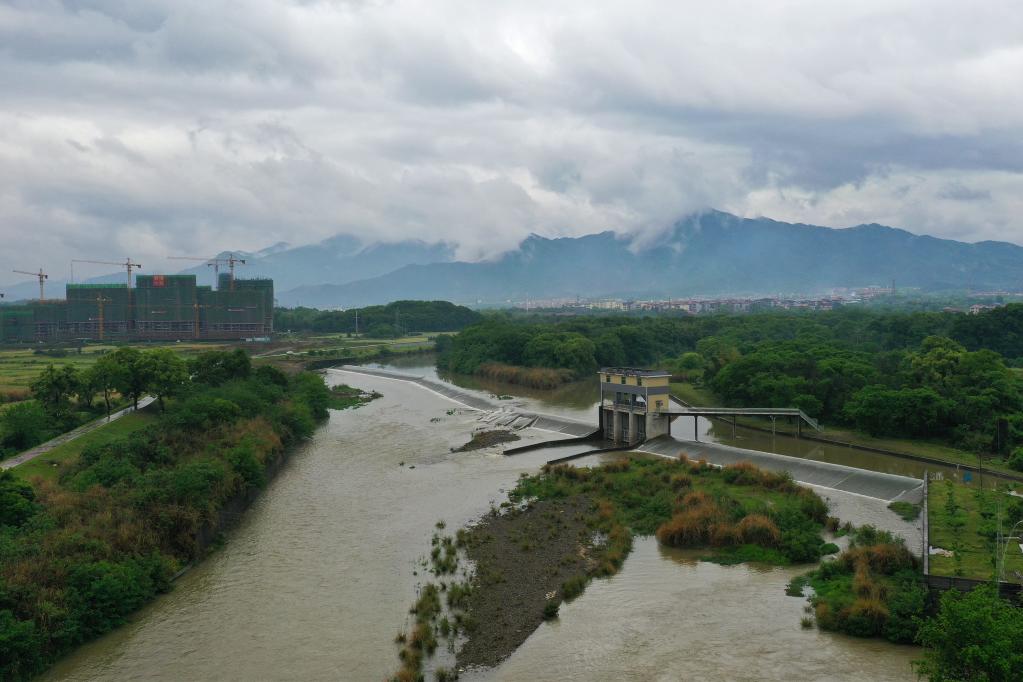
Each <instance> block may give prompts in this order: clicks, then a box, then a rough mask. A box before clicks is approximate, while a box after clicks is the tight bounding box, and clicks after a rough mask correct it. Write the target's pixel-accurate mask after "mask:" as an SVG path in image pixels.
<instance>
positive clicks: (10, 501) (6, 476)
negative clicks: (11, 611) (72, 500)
mask: <svg viewBox="0 0 1023 682" xmlns="http://www.w3.org/2000/svg"><path fill="white" fill-rule="evenodd" d="M35 497H36V496H35V491H33V490H32V486H30V485H29V484H27V483H23V482H22V481H20V480H18V479H17V478H16V477H15V475H14V474H13V473H12V472H11V471H10V470H9V469H4V470H2V471H0V527H3V526H20V525H21V524H23V523H24V522H25V521H27V520H28V519H29V517H31V516H32V515H33V514H35V513H36V510H37V509H38V507H37V505H36V504H35ZM0 596H2V593H0Z"/></svg>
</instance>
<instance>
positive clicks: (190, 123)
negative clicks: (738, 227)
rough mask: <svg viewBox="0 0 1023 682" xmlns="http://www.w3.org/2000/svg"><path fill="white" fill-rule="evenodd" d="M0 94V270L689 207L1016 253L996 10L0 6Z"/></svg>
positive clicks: (1019, 176)
mask: <svg viewBox="0 0 1023 682" xmlns="http://www.w3.org/2000/svg"><path fill="white" fill-rule="evenodd" d="M0 97H2V100H0V101H2V106H0V237H2V248H0V272H8V273H9V272H10V270H11V268H13V267H19V268H22V269H35V268H38V267H39V266H42V267H44V268H46V269H47V270H50V271H51V272H53V273H54V275H55V276H58V277H59V276H63V275H65V274H66V273H67V270H68V261H69V260H70V259H71V258H74V257H80V258H100V259H105V258H108V257H116V258H123V257H125V256H131V257H133V258H135V259H137V260H141V261H142V262H143V263H146V264H147V268H146V271H149V272H152V271H153V270H156V269H160V268H165V267H166V266H167V265H168V263H167V262H166V261H164V260H163V258H164V256H166V255H168V254H175V253H178V254H180V253H186V254H197V255H206V254H212V253H214V252H217V251H220V250H223V249H229V248H233V249H247V250H255V249H258V248H261V247H264V246H267V245H269V244H271V243H274V242H277V241H281V240H283V241H287V242H291V243H292V244H296V245H297V244H302V243H309V242H314V241H318V240H320V239H323V238H325V237H328V236H331V235H334V234H338V233H349V234H355V235H359V236H363V237H365V238H366V239H386V240H394V239H403V238H421V239H426V240H439V239H443V240H449V241H451V242H453V243H455V244H457V245H458V253H459V255H460V256H461V257H464V258H480V257H486V256H489V255H493V254H495V253H498V252H500V251H501V250H505V249H508V248H511V247H513V246H514V245H515V244H516V243H517V242H518V241H520V240H521V239H522V238H523V237H525V236H526V235H527V234H529V233H531V232H535V233H539V234H544V235H549V236H559V235H579V234H584V233H589V232H595V231H600V230H605V229H616V230H620V231H630V232H645V233H647V234H646V236H647V237H649V235H650V234H652V233H655V232H656V231H658V230H661V229H664V228H665V227H666V226H667V225H668V224H670V223H671V222H672V221H673V220H674V219H676V218H678V217H680V216H682V215H684V214H686V213H688V212H691V211H694V210H699V209H703V208H708V207H714V208H719V209H722V210H726V211H731V212H733V213H737V214H740V215H746V216H758V215H766V216H769V217H773V218H777V219H780V220H788V221H798V222H811V223H817V224H824V225H832V226H848V225H854V224H858V223H864V222H879V223H885V224H889V225H894V226H898V227H904V228H906V229H909V230H911V231H913V232H918V233H930V234H934V235H937V236H942V237H950V238H955V239H961V240H965V241H978V240H983V239H1000V240H1006V241H1014V242H1016V243H1023V223H1021V221H1020V218H1019V216H1021V215H1023V6H1021V5H1020V4H1019V2H1018V0H1004V1H998V0H992V1H990V2H976V3H967V2H962V0H956V1H954V2H951V1H949V2H946V1H942V0H920V1H915V0H914V1H909V0H883V1H873V0H859V1H858V2H825V1H822V0H805V1H804V0H787V1H776V2H756V3H750V2H739V1H735V2H732V1H722V0H715V2H706V1H700V2H652V1H646V0H629V1H628V2H595V1H594V0H586V1H578V2H575V1H566V0H562V1H561V2H550V1H549V0H543V1H539V0H538V1H536V2H533V1H525V2H500V3H498V2H481V1H480V0H466V1H465V2H449V1H447V0H426V1H423V2H406V1H394V2H387V1H373V0H366V1H363V2H359V1H352V2H341V1H328V0H322V1H316V0H305V1H301V2H299V1H293V2H286V1H284V0H225V1H222V2H215V1H213V0H154V1H151V2H147V1H145V0H64V1H59V0H13V1H11V0H7V1H3V0H0ZM150 264H152V265H150ZM106 270H109V268H102V267H100V268H98V271H106ZM98 271H97V272H96V273H93V274H98ZM15 279H17V276H13V275H0V281H11V280H15Z"/></svg>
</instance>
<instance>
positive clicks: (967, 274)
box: [278, 211, 1023, 307]
mask: <svg viewBox="0 0 1023 682" xmlns="http://www.w3.org/2000/svg"><path fill="white" fill-rule="evenodd" d="M893 280H895V281H896V282H897V283H898V286H900V287H918V288H920V289H923V290H948V289H1012V290H1017V289H1020V288H1021V287H1023V247H1020V246H1018V245H1016V244H1010V243H1007V242H991V241H987V242H979V243H976V244H969V243H964V242H958V241H953V240H948V239H939V238H936V237H930V236H926V235H923V236H921V235H915V234H912V233H910V232H907V231H905V230H900V229H895V228H891V227H885V226H883V225H876V224H872V225H859V226H856V227H850V228H843V229H835V228H827V227H819V226H815V225H804V224H792V223H784V222H779V221H775V220H770V219H766V218H757V219H746V218H739V217H736V216H734V215H730V214H728V213H723V212H720V211H708V212H704V213H700V214H695V215H692V216H688V217H686V218H684V219H682V220H679V221H678V222H676V223H675V224H674V225H673V226H672V227H671V229H670V230H668V231H666V232H665V233H663V234H662V235H661V236H660V237H659V238H657V239H654V240H647V241H645V242H643V243H642V244H640V243H638V242H636V241H635V240H633V239H631V238H630V237H629V236H627V235H621V234H616V233H614V232H601V233H599V234H591V235H586V236H582V237H575V238H559V239H549V238H546V237H541V236H538V235H532V236H530V237H529V238H527V239H526V240H524V241H523V242H522V243H521V244H520V245H519V248H518V249H516V250H513V251H510V252H508V253H505V254H503V255H502V256H500V257H498V258H496V259H493V260H488V261H480V262H472V263H468V262H458V261H452V260H447V261H441V262H433V263H408V264H405V265H403V266H402V267H399V268H396V269H394V270H392V271H389V272H386V273H381V274H380V275H378V276H376V277H369V278H364V279H353V280H352V281H348V282H340V281H335V282H331V283H326V282H325V283H322V284H317V285H301V286H298V287H295V288H292V289H288V290H281V289H279V290H280V291H281V293H280V294H279V295H278V297H279V299H280V301H281V303H282V305H289V306H293V305H306V306H311V307H330V306H345V307H350V306H360V305H369V304H375V303H383V302H387V301H392V300H398V299H408V298H418V299H444V300H450V301H453V302H458V303H470V304H471V303H475V302H488V303H499V302H504V301H508V300H524V299H529V298H552V297H573V296H582V297H599V296H608V297H622V298H630V297H635V298H641V297H642V298H646V297H650V298H665V297H669V296H671V297H679V296H692V295H704V296H708V295H727V294H736V295H741V294H765V293H776V292H796V293H804V294H810V293H814V292H824V291H827V290H830V289H833V288H838V287H865V286H871V285H888V284H889V283H890V282H892V281H893Z"/></svg>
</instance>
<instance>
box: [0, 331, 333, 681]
mask: <svg viewBox="0 0 1023 682" xmlns="http://www.w3.org/2000/svg"><path fill="white" fill-rule="evenodd" d="M134 352H135V353H138V357H137V358H136V360H137V361H138V362H140V363H145V362H149V360H147V358H146V356H147V355H148V353H146V352H139V351H134ZM151 352H153V351H151ZM151 352H150V353H151ZM158 384H159V380H158V379H155V378H153V377H152V376H150V377H149V382H148V383H147V384H144V388H143V389H142V390H149V391H153V390H156V391H158V392H160V394H162V395H166V396H170V395H173V396H174V399H173V400H170V401H168V402H167V404H166V408H165V410H164V411H163V412H161V413H159V415H158V417H157V420H156V423H155V425H154V426H151V427H149V428H147V429H146V430H145V431H140V432H136V433H134V434H132V435H131V436H128V437H124V438H121V439H115V440H110V441H107V442H104V443H101V444H97V445H91V446H88V447H86V448H85V449H84V450H83V452H82V454H81V455H80V457H79V459H78V460H77V461H76V462H74V463H72V464H71V465H70V466H68V467H67V468H66V469H65V470H64V471H63V472H62V473H61V474H60V477H59V479H58V480H56V481H44V480H41V479H37V480H36V481H34V482H33V484H32V485H28V484H26V483H24V482H22V481H20V480H19V479H18V478H16V477H15V475H14V474H12V473H11V472H10V471H7V472H3V474H0V679H4V680H19V679H26V678H28V677H30V676H32V675H33V674H35V673H36V672H38V671H39V670H41V669H42V668H44V667H45V666H46V665H47V664H48V663H49V662H51V661H53V660H54V659H55V658H56V657H58V656H59V655H61V654H62V653H63V652H65V651H67V650H68V649H70V648H72V647H74V646H76V645H77V644H79V643H81V642H84V641H86V640H89V639H91V638H93V637H95V636H97V635H99V634H102V633H103V632H106V631H108V630H110V629H111V628H113V627H116V626H117V625H119V624H120V623H122V622H123V621H124V619H125V618H126V617H127V616H128V614H130V613H131V612H132V611H134V610H135V609H137V608H138V607H139V606H141V605H142V604H144V603H145V602H147V601H148V600H150V599H152V598H153V596H154V595H156V594H158V593H160V592H163V591H165V590H167V589H168V587H169V585H170V580H171V577H172V576H173V575H174V574H175V572H176V571H178V570H179V569H180V568H181V567H182V566H183V565H184V564H186V563H188V562H190V561H191V560H192V559H194V558H195V557H196V556H197V555H198V554H199V553H200V552H201V551H202V546H201V542H200V537H201V533H203V532H207V533H208V532H209V531H210V530H211V529H215V528H216V526H217V520H218V512H219V510H220V509H221V508H222V507H223V506H224V505H225V504H226V503H228V502H229V501H231V500H232V499H234V498H236V497H237V496H238V495H239V494H243V493H245V492H246V491H248V490H250V489H253V488H258V487H260V486H262V485H263V483H264V472H265V470H266V468H267V466H268V465H269V464H270V463H272V462H273V461H274V460H275V459H276V458H278V457H280V456H281V454H282V453H283V451H284V448H285V447H286V446H287V445H288V444H289V443H291V442H293V441H296V440H297V439H301V438H304V437H307V436H309V435H311V434H312V432H313V430H314V428H315V423H316V421H317V420H318V419H322V418H324V417H326V414H327V407H328V406H329V405H330V404H331V400H332V396H331V394H330V391H329V390H328V389H327V388H326V387H325V385H324V383H323V381H322V380H321V379H320V377H318V376H316V375H312V374H299V375H296V376H293V377H288V376H286V375H285V374H283V373H282V372H280V371H279V370H277V369H274V368H272V367H259V368H257V369H253V368H252V367H251V365H250V363H249V359H248V356H247V355H245V353H244V352H242V351H233V352H220V351H216V352H210V353H204V354H201V355H200V356H198V357H197V358H195V359H194V360H192V361H191V362H190V363H189V366H188V368H187V371H186V372H185V374H184V375H183V376H180V375H179V376H178V377H177V379H175V381H172V382H169V383H167V384H163V385H158ZM168 389H170V390H168Z"/></svg>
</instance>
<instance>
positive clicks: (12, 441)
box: [0, 400, 52, 450]
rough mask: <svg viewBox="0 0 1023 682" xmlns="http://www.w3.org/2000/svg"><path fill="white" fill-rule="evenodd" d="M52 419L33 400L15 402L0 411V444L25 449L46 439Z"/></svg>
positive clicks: (50, 429)
mask: <svg viewBox="0 0 1023 682" xmlns="http://www.w3.org/2000/svg"><path fill="white" fill-rule="evenodd" d="M51 424H52V419H51V418H50V415H48V414H46V410H44V409H43V408H42V406H41V405H40V404H39V403H37V402H35V401H34V400H27V401H25V402H20V403H15V404H13V405H11V406H10V407H8V408H7V409H6V410H4V411H3V412H0V432H2V433H0V445H3V446H5V447H9V448H14V449H15V450H27V449H28V448H30V447H32V446H33V445H38V444H39V443H42V442H43V441H44V440H46V438H47V436H49V435H50V432H51V431H52V428H51Z"/></svg>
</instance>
